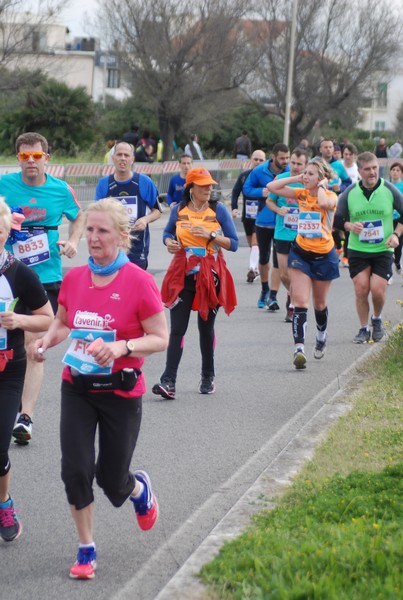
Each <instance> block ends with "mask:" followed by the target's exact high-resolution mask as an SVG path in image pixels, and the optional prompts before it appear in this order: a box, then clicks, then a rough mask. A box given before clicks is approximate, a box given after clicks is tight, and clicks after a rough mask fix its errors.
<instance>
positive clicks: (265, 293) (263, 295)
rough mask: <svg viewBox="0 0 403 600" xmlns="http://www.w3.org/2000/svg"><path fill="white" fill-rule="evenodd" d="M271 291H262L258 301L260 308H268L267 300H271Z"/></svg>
mask: <svg viewBox="0 0 403 600" xmlns="http://www.w3.org/2000/svg"><path fill="white" fill-rule="evenodd" d="M269 293H270V292H269V290H266V291H265V290H262V291H261V293H260V296H259V300H258V301H257V307H258V308H266V306H267V300H268V298H269Z"/></svg>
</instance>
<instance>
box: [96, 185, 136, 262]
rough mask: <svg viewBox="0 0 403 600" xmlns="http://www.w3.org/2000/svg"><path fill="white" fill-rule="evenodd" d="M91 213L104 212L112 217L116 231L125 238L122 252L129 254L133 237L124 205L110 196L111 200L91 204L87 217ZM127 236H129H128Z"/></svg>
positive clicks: (104, 199)
mask: <svg viewBox="0 0 403 600" xmlns="http://www.w3.org/2000/svg"><path fill="white" fill-rule="evenodd" d="M91 212H104V213H108V215H110V217H111V219H112V221H113V224H114V226H115V229H116V231H117V232H118V233H120V234H122V236H123V238H124V239H123V243H122V250H123V251H124V252H126V254H127V252H128V251H129V250H130V246H131V239H132V237H131V235H130V229H131V228H130V220H129V215H128V214H127V212H126V210H125V208H124V206H123V204H122V203H121V202H119V200H117V199H116V198H113V197H112V196H110V197H109V198H103V199H102V200H98V201H97V202H94V203H93V204H90V206H89V208H88V209H87V217H88V215H89V214H90V213H91ZM126 234H127V235H126Z"/></svg>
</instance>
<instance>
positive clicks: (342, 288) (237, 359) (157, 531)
mask: <svg viewBox="0 0 403 600" xmlns="http://www.w3.org/2000/svg"><path fill="white" fill-rule="evenodd" d="M166 218H167V215H166V214H164V215H163V217H162V219H160V221H158V222H157V223H154V224H153V225H152V250H151V253H150V272H151V273H153V275H154V276H155V278H156V281H157V283H158V284H160V283H161V281H162V277H163V275H164V272H165V270H166V268H167V265H168V264H169V261H170V255H168V253H167V251H166V248H165V247H164V246H163V245H162V242H161V232H162V229H163V226H164V223H165V222H166ZM238 225H239V224H238ZM239 230H240V236H241V237H240V239H241V244H240V248H239V250H238V252H237V253H235V254H231V253H226V258H227V263H228V265H229V268H230V270H231V272H232V274H233V276H234V279H235V282H236V286H237V295H238V306H237V308H236V310H235V311H234V313H233V314H232V315H231V316H230V317H227V316H226V315H225V314H224V313H223V311H220V313H219V315H218V318H217V326H216V335H217V348H216V373H217V374H216V386H217V391H216V393H215V394H214V395H211V396H201V395H200V394H199V393H198V383H199V379H200V352H199V348H198V335H197V325H196V319H195V316H193V318H191V323H190V326H189V330H188V333H187V335H186V341H185V350H184V355H183V360H182V363H181V367H180V372H179V376H178V382H177V399H176V400H175V401H165V400H161V399H160V398H158V397H156V396H153V394H152V393H151V387H152V384H153V383H155V382H156V381H157V380H158V379H159V376H160V374H161V372H162V370H163V367H164V360H165V356H164V355H162V354H161V355H154V356H152V357H149V358H148V359H146V362H145V368H144V372H145V376H146V380H147V385H148V390H149V391H148V392H147V393H146V394H145V396H144V407H143V423H142V428H141V432H140V436H139V440H138V445H137V448H136V451H135V455H134V459H133V468H143V469H146V470H147V471H148V472H149V474H150V476H151V478H152V482H153V485H154V490H155V492H156V494H157V496H158V500H159V505H160V519H159V521H158V523H157V524H156V526H155V527H154V528H153V530H152V531H150V532H142V531H140V530H139V528H138V527H137V524H136V520H135V515H134V512H133V508H132V506H131V505H130V506H129V504H130V503H125V505H124V506H123V507H122V508H121V509H119V510H115V509H114V508H113V507H112V506H111V505H110V504H109V503H108V501H107V500H106V498H105V497H104V496H103V494H102V492H101V491H100V490H99V489H98V488H96V489H95V498H96V509H95V542H96V544H97V551H98V571H97V575H96V578H95V579H94V580H93V581H89V582H79V581H72V580H70V579H69V577H68V571H69V568H70V566H71V564H72V562H73V561H74V559H75V554H76V549H77V537H76V534H75V531H74V527H73V523H72V521H71V517H70V514H69V510H68V505H67V502H66V498H65V494H64V489H63V485H62V482H61V480H60V451H59V427H58V420H59V399H60V391H59V390H60V374H61V370H62V365H61V358H62V355H63V351H64V347H65V346H61V347H58V348H54V349H52V350H51V351H49V353H48V360H47V362H46V366H45V382H44V386H43V389H42V393H41V398H40V401H39V403H38V406H37V410H36V412H35V415H34V433H33V440H32V442H31V443H30V445H29V446H28V447H25V448H21V447H18V446H16V445H15V444H12V448H11V452H10V456H11V461H12V465H13V480H12V486H11V492H12V495H13V497H14V499H15V502H16V505H17V509H18V511H19V516H20V518H21V521H22V523H23V532H22V535H21V536H20V538H19V539H18V540H16V541H15V542H14V543H10V544H5V543H1V544H0V598H1V600H3V599H4V600H22V599H24V600H25V598H27V597H31V598H32V597H35V598H48V597H53V596H55V595H56V596H57V597H58V598H59V600H76V599H77V600H78V599H80V600H89V599H91V600H92V599H93V598H97V600H124V599H136V600H152V599H154V598H156V597H157V596H158V594H160V598H163V597H164V594H165V598H171V599H173V598H178V599H179V600H181V599H182V598H186V597H189V598H190V597H196V596H195V595H193V596H192V595H191V596H188V595H187V592H186V586H187V582H188V581H189V580H188V579H187V578H186V577H188V575H186V573H185V575H183V573H182V575H180V576H178V577H183V578H182V579H176V582H175V579H174V580H173V581H171V584H170V586H171V587H170V586H168V587H165V586H167V584H168V582H169V581H170V580H171V578H172V577H174V576H175V574H176V573H177V572H178V571H179V570H180V568H181V567H182V565H184V564H185V563H186V561H187V560H188V559H189V557H190V556H192V555H193V556H195V554H194V553H195V552H196V550H198V549H199V548H202V547H203V544H205V540H206V539H207V540H208V539H211V535H210V534H211V533H212V532H214V531H217V530H216V529H215V528H216V527H217V526H219V525H220V524H222V523H223V522H224V521H225V520H226V519H225V518H227V519H228V516H230V515H231V514H234V513H233V511H234V507H236V506H238V504H237V502H238V501H239V500H240V499H241V498H242V497H244V499H245V498H248V493H249V491H250V489H251V486H253V485H254V484H256V482H260V484H261V482H262V478H261V477H260V476H262V475H263V474H264V473H265V470H266V469H267V468H268V466H270V465H272V466H273V465H277V466H276V469H277V479H278V480H279V481H283V482H284V481H286V480H287V479H288V477H289V472H290V465H288V466H286V465H283V467H281V461H280V462H279V459H280V458H281V457H282V456H285V454H286V450H287V449H289V448H291V447H292V446H293V445H295V444H296V441H297V440H298V439H300V440H301V439H304V435H305V439H306V440H309V441H310V442H312V440H314V439H316V437H317V435H318V434H319V433H320V431H321V430H322V429H323V427H324V426H325V424H326V423H327V422H329V421H330V420H331V419H332V418H335V417H336V416H337V414H338V412H339V411H338V408H337V407H336V408H332V411H330V412H331V413H332V414H329V415H328V416H326V415H325V413H324V412H323V411H324V409H325V408H326V405H327V404H328V403H329V400H330V399H331V398H333V397H334V394H335V392H337V390H338V389H340V390H342V388H343V382H344V381H345V380H346V378H348V373H352V372H353V371H354V365H355V363H356V361H357V360H361V359H362V357H363V356H365V355H366V354H367V353H368V352H369V351H370V350H371V348H373V345H363V346H359V345H355V344H353V343H352V338H353V337H354V335H355V333H356V332H357V331H358V322H357V317H356V314H355V308H354V296H353V288H352V284H351V282H350V279H349V276H348V271H347V270H346V269H342V270H341V277H340V279H339V280H337V281H336V282H334V284H333V286H332V289H331V293H330V299H329V347H328V351H327V354H326V356H325V357H324V358H323V359H322V360H321V361H315V360H314V359H313V358H310V357H311V356H312V349H313V343H314V338H315V326H314V322H313V314H312V311H310V313H309V314H308V320H309V323H308V331H307V344H306V347H307V352H308V356H309V359H308V366H307V369H306V370H305V371H296V370H295V369H294V367H293V366H292V353H293V343H292V335H291V326H290V324H287V323H284V314H285V307H284V306H285V293H284V290H281V291H280V293H279V299H280V303H281V307H282V308H281V310H280V311H279V312H277V313H275V314H270V313H268V312H267V311H265V310H259V309H258V308H257V307H256V302H257V299H258V296H259V291H260V285H259V283H258V282H255V283H253V284H247V283H246V271H247V266H248V249H247V247H246V244H245V240H244V237H243V235H242V233H241V228H240V227H239ZM85 257H86V251H85V243H84V241H83V242H82V244H81V250H80V253H79V256H78V257H77V259H75V260H74V261H69V262H66V265H65V266H66V268H68V267H70V266H74V265H75V264H82V263H83V262H84V261H85V259H86V258H85ZM402 283H403V278H398V277H395V281H394V283H393V285H391V286H389V287H388V299H387V304H386V307H385V310H384V314H383V317H384V320H385V321H387V322H388V323H389V325H388V327H389V328H392V327H393V326H394V325H395V324H397V323H398V322H399V321H400V320H401V319H402V308H401V306H400V305H399V304H398V303H397V302H396V301H397V300H399V299H402V298H403V288H402V287H401V284H402ZM381 344H382V342H381ZM346 370H347V371H348V373H347V375H346ZM318 412H321V414H322V421H323V423H322V426H320V425H318V423H319V422H318V421H317V420H316V418H317V415H318ZM332 415H333V416H332ZM314 422H315V423H316V426H314V430H315V431H316V433H315V434H314V433H313V432H311V433H309V431H311V430H310V429H309V427H310V426H312V424H313V423H314ZM304 432H305V433H304ZM307 432H308V433H307ZM302 445H303V446H304V444H302ZM297 446H298V444H297ZM300 450H301V451H300V452H299V453H298V451H297V454H298V455H299V457H300V459H301V458H303V457H304V456H305V455H306V451H305V450H304V449H303V448H302V449H301V448H300ZM282 469H283V470H282ZM291 470H292V469H291ZM259 478H260V479H259ZM263 481H264V478H263ZM259 494H260V497H262V495H263V496H264V494H267V495H271V494H272V490H271V489H270V486H267V488H265V487H264V485H263V487H262V488H261V491H260V492H259ZM246 502H247V504H248V502H249V501H248V500H247V501H246ZM235 514H237V513H235ZM244 522H245V519H244V520H242V519H239V518H238V517H235V522H234V521H233V522H232V529H231V525H230V526H229V530H228V527H227V528H226V531H227V533H226V534H225V535H226V536H227V537H228V536H229V537H231V531H232V534H236V533H237V532H238V530H239V525H240V523H242V524H243V523H244ZM228 531H230V532H229V533H228ZM215 538H216V539H218V538H217V536H215ZM209 556H210V553H207V554H205V560H207V559H208V557H209ZM198 560H199V563H200V562H201V564H202V563H203V559H200V556H199V559H198ZM178 582H179V584H178ZM162 590H164V591H162Z"/></svg>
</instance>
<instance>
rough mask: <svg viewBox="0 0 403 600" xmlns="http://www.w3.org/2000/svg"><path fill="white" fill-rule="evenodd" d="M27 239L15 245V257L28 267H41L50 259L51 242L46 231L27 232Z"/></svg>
mask: <svg viewBox="0 0 403 600" xmlns="http://www.w3.org/2000/svg"><path fill="white" fill-rule="evenodd" d="M27 235H28V237H27V239H26V240H25V241H21V242H15V243H14V244H13V252H14V256H15V257H16V258H18V260H21V261H22V262H23V263H25V264H26V265H28V267H30V266H32V265H39V263H43V262H46V261H47V260H49V258H50V250H49V241H48V236H47V233H46V231H45V230H44V229H38V230H35V231H32V232H27Z"/></svg>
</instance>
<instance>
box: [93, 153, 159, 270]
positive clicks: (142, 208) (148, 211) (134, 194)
mask: <svg viewBox="0 0 403 600" xmlns="http://www.w3.org/2000/svg"><path fill="white" fill-rule="evenodd" d="M112 160H113V164H114V167H115V171H114V173H113V175H107V176H106V177H102V179H100V180H99V181H98V184H97V187H96V190H95V200H101V198H107V197H108V196H113V197H116V198H117V200H120V202H122V204H123V205H124V206H125V208H126V211H127V212H128V214H129V217H130V223H131V226H132V243H131V248H130V251H129V253H128V256H129V259H130V260H131V262H133V263H135V264H136V265H138V266H139V267H141V268H142V269H147V266H148V253H149V250H150V230H149V227H148V226H149V224H150V223H152V222H153V221H156V220H157V219H159V218H160V216H161V209H160V205H159V202H158V190H157V188H156V186H155V184H154V183H153V181H152V180H151V179H150V177H148V176H147V175H143V174H142V173H136V172H135V171H133V164H134V150H133V146H131V145H130V144H128V143H127V142H122V141H118V142H116V144H115V152H114V154H113V157H112Z"/></svg>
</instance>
